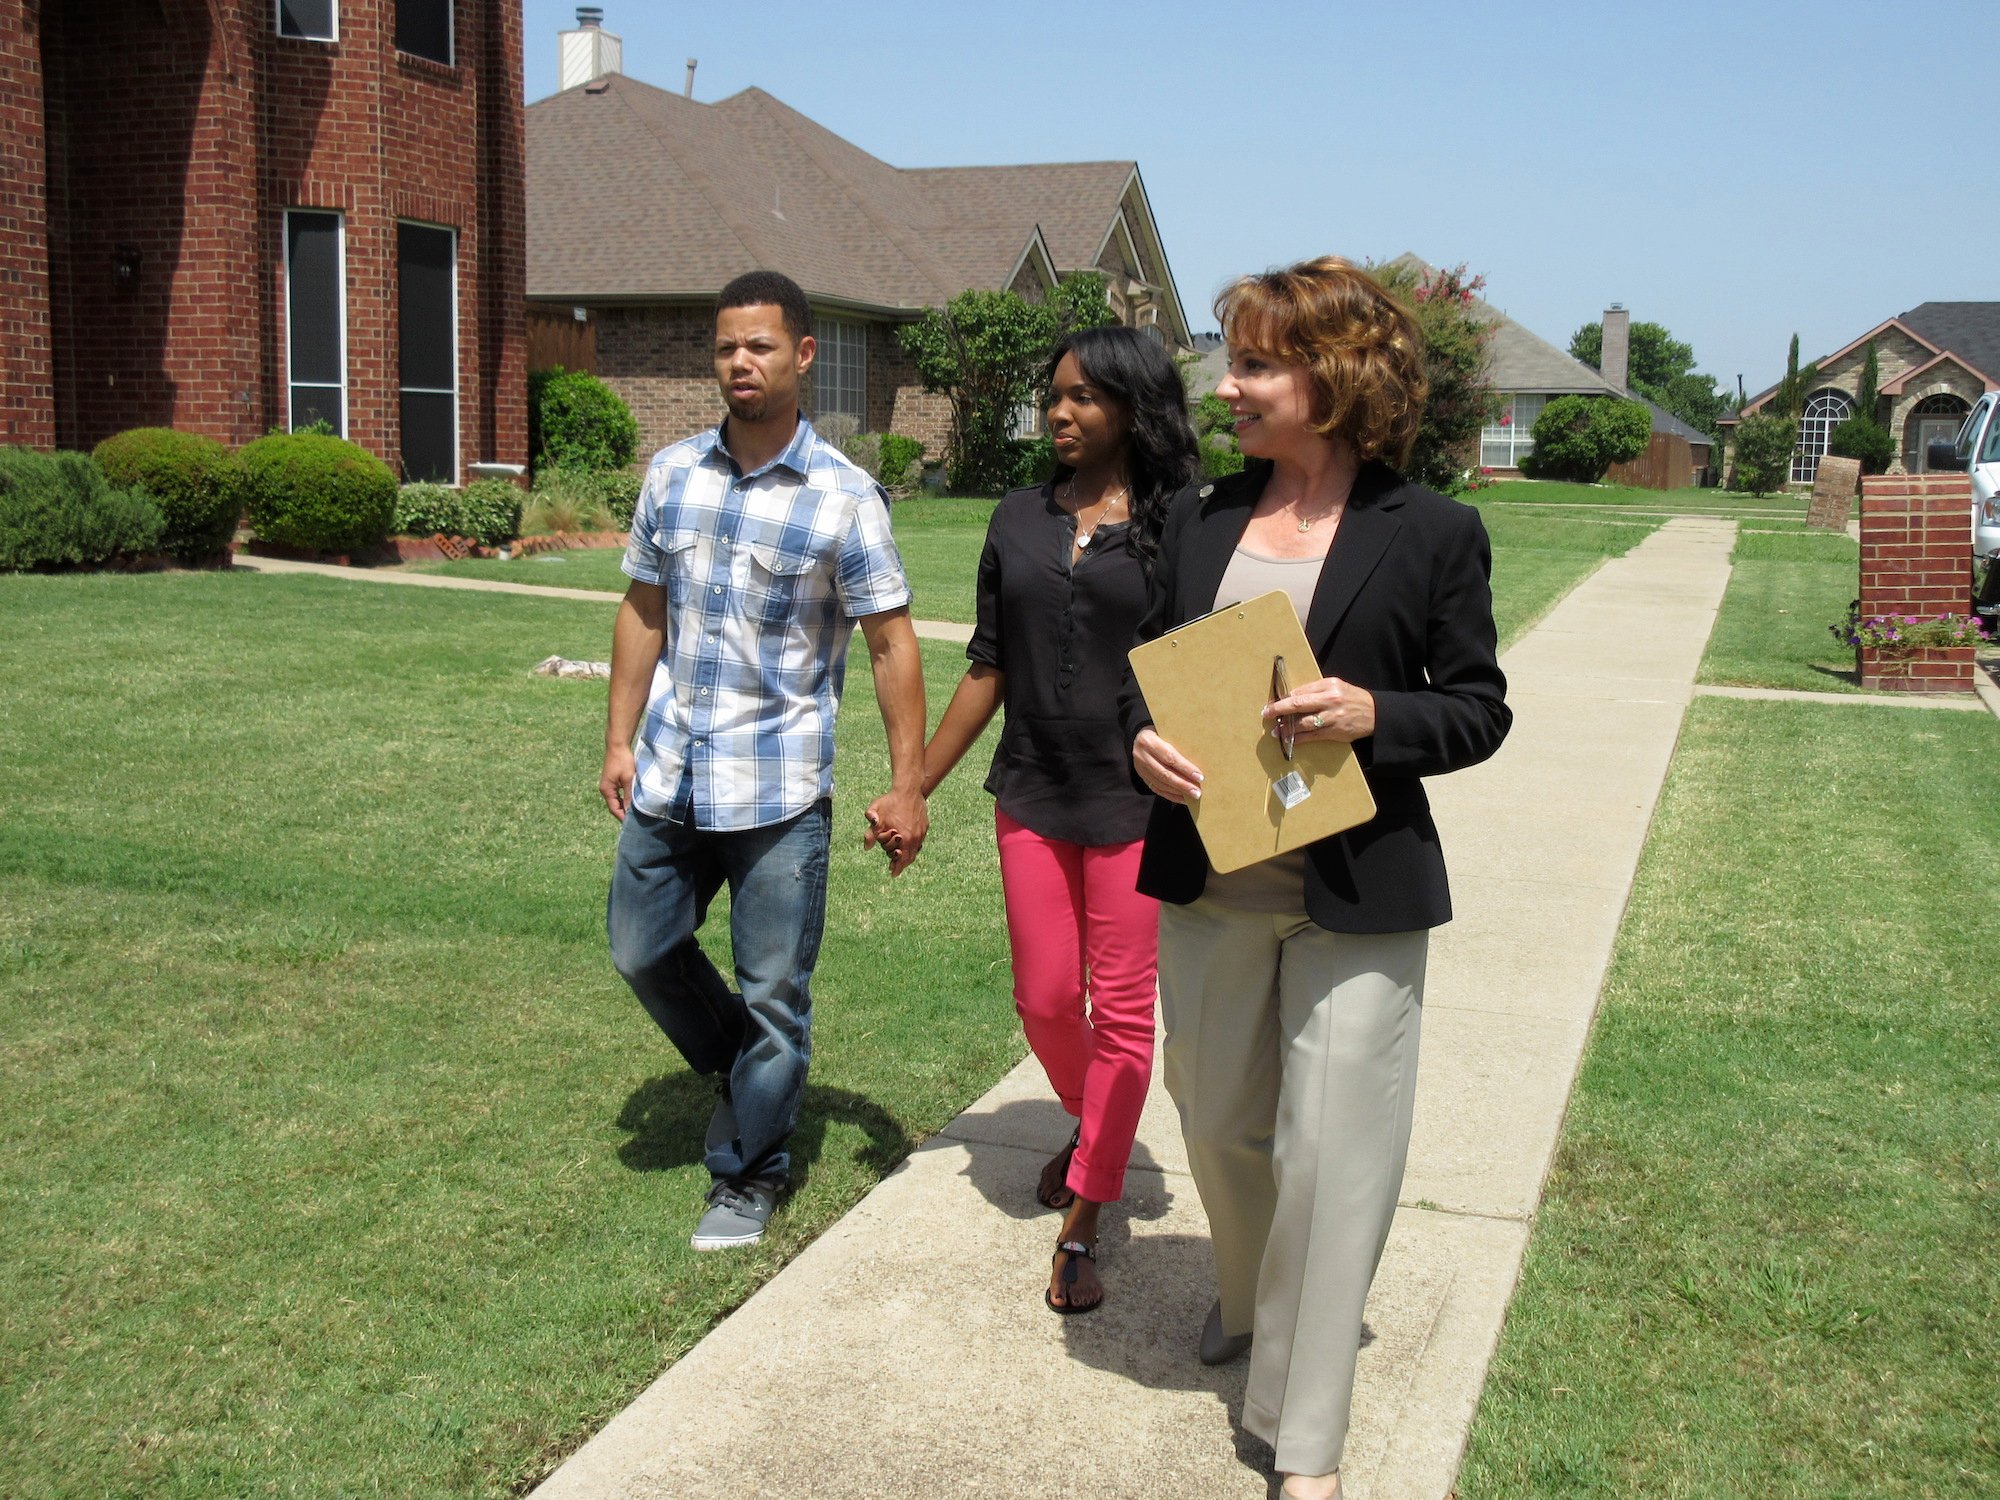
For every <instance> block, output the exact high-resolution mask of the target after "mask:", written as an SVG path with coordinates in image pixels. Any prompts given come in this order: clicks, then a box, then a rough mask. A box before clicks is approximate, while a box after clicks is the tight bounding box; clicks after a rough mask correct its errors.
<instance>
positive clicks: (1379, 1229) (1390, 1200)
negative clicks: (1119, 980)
mask: <svg viewBox="0 0 2000 1500" xmlns="http://www.w3.org/2000/svg"><path fill="white" fill-rule="evenodd" d="M1216 312H1217V314H1218V316H1219V317H1220V319H1221V322H1222V327H1223V331H1224V335H1225V337H1226V338H1227V339H1228V342H1229V350H1230V367H1229V373H1228V375H1227V376H1225V378H1224V379H1223V381H1222V383H1221V385H1220V386H1218V387H1217V392H1216V393H1217V394H1218V395H1219V396H1221V397H1222V398H1223V400H1225V401H1226V402H1228V403H1229V406H1230V409H1231V412H1232V413H1233V414H1234V417H1235V421H1236V431H1237V438H1238V442H1239V443H1240V444H1241V446H1242V449H1243V452H1244V454H1245V455H1246V456H1248V457H1249V458H1251V459H1252V460H1253V462H1251V463H1250V464H1249V465H1247V466H1246V468H1245V470H1244V472H1243V473H1241V474H1237V475H1232V476H1230V477H1228V478H1225V479H1219V480H1216V481H1214V482H1213V483H1202V484H1198V485H1195V486H1191V487H1190V488H1189V489H1188V490H1186V491H1183V492H1182V494H1181V495H1180V497H1179V498H1178V499H1177V500H1176V501H1175V504H1174V508H1173V510H1172V512H1171V513H1170V515H1169V517H1168V520H1167V525H1166V529H1165V532H1164V535H1163V537H1162V539H1161V549H1160V558H1159V561H1158V563H1157V565H1156V566H1155V569H1154V573H1153V577H1152V583H1151V590H1150V595H1149V603H1148V610H1147V614H1146V617H1145V619H1144V621H1143V622H1142V624H1141V626H1140V632H1139V634H1140V639H1142V640H1150V639H1152V638H1153V637H1155V636H1158V635H1160V634H1163V633H1164V632H1166V631H1168V630H1171V629H1173V628H1174V627H1175V626H1177V625H1181V624H1183V623H1185V622H1187V621H1189V620H1192V619H1194V618H1196V617H1197V616H1200V615H1203V614H1206V613H1207V612H1209V611H1210V610H1212V609H1215V608H1218V607H1221V606H1223V605H1227V604H1232V603H1235V602H1237V601H1239V600H1242V599H1245V598H1249V597H1253V596H1254V595H1257V594H1262V593H1266V592H1268V591H1269V590H1271V589H1272V588H1279V589H1282V590H1284V591H1285V592H1286V593H1288V594H1289V595H1290V596H1291V598H1292V600H1293V603H1294V606H1295V607H1296V608H1297V610H1298V612H1299V617H1300V619H1301V621H1302V623H1303V624H1304V626H1305V631H1306V636H1307V639H1308V640H1309V641H1310V642H1311V643H1312V647H1313V650H1314V652H1315V653H1316V655H1317V657H1318V665H1319V670H1320V672H1321V674H1322V675H1321V676H1320V677H1319V678H1318V679H1317V680H1316V681H1311V682H1303V683H1298V684H1297V685H1296V686H1294V688H1293V690H1292V692H1291V694H1290V696H1289V697H1286V698H1283V699H1281V700H1279V701H1278V702H1276V703H1274V704H1272V705H1271V707H1270V708H1269V709H1267V710H1266V719H1267V721H1269V722H1270V724H1271V727H1272V729H1273V731H1274V732H1276V730H1277V729H1278V727H1279V723H1278V721H1279V720H1280V719H1283V720H1285V721H1287V722H1286V724H1285V726H1284V727H1288V728H1290V729H1292V730H1294V731H1295V733H1296V736H1297V738H1299V739H1303V740H1311V739H1329V740H1339V741H1343V742H1345V743H1349V744H1352V745H1353V746H1354V749H1355V753H1356V754H1357V755H1358V756H1359V757H1360V761H1361V765H1362V766H1363V768H1364V769H1365V772H1366V775H1367V778H1368V784H1369V788H1370V790H1371V791H1372V792H1373V794H1374V797H1375V803H1376V808H1377V812H1376V815H1375V817H1374V818H1373V819H1372V820H1371V821H1370V822H1368V823H1366V824H1363V825H1362V826H1361V827H1358V828H1354V829H1350V830H1349V831H1347V832H1345V833H1342V834H1338V835H1336V836H1335V837H1333V838H1329V839H1325V840H1322V841H1320V842H1319V843H1316V844H1313V845H1311V846H1309V847H1308V848H1306V849H1303V850H1299V851H1295V852H1294V853H1293V854H1291V855H1280V856H1279V857H1277V858H1276V859H1273V860H1269V861H1266V862H1265V863H1263V864H1261V865H1253V866H1251V867H1250V868H1249V869H1247V870H1241V871H1234V872H1231V873H1230V874H1228V875H1220V874H1218V873H1217V872H1216V871H1214V870H1213V869H1212V868H1211V867H1210V865H1209V862H1208V858H1207V856H1206V854H1205V853H1204V852H1203V849H1202V844H1201V839H1200V836H1199V834H1198V833H1197V832H1196V829H1195V825H1194V820H1193V818H1192V817H1191V816H1190V814H1189V812H1188V804H1189V803H1191V802H1192V801H1193V800H1194V799H1195V798H1197V797H1199V795H1200V784H1201V773H1200V768H1199V767H1197V766H1195V765H1193V764H1191V763H1190V762H1189V761H1188V760H1187V758H1186V757H1185V756H1183V755H1181V754H1180V753H1179V752H1178V751H1176V750H1175V749H1174V747H1173V746H1171V745H1169V744H1168V743H1167V742H1166V741H1165V740H1163V739H1162V738H1161V737H1160V736H1159V735H1158V734H1157V733H1156V732H1155V731H1154V729H1153V728H1152V716H1151V714H1150V713H1148V712H1147V710H1146V704H1145V699H1144V697H1143V696H1142V695H1141V694H1140V692H1139V691H1138V688H1137V685H1136V683H1135V682H1133V681H1131V680H1130V678H1129V677H1128V679H1127V683H1126V687H1125V691H1124V694H1123V697H1122V699H1121V703H1120V712H1121V717H1122V720H1123V723H1124V728H1125V732H1126V734H1127V736H1128V738H1129V740H1130V742H1131V743H1132V747H1133V764H1134V768H1135V770H1136V771H1137V772H1138V775H1139V777H1140V779H1141V780H1142V781H1144V782H1145V784H1146V785H1147V786H1148V787H1150V788H1151V789H1152V790H1153V791H1154V792H1155V793H1156V794H1157V795H1158V797H1159V799H1160V800H1159V801H1158V802H1157V803H1156V804H1155V805H1154V808H1153V811H1152V814H1151V817H1150V821H1149V823H1148V826H1147V830H1146V840H1145V852H1144V855H1143V858H1142V861H1141V865H1140V873H1139V889H1140V890H1141V891H1142V892H1144V893H1145V894H1148V895H1152V896H1157V897H1158V898H1159V899H1160V900H1161V901H1162V902H1164V903H1166V904H1165V905H1163V906H1162V908H1161V913H1160V998H1161V1009H1162V1014H1163V1018H1164V1021H1165V1029H1166V1045H1165V1054H1164V1057H1165V1071H1166V1079H1167V1085H1168V1088H1169V1090H1170V1091H1171V1092H1172V1094H1173V1096H1174V1100H1175V1103H1176V1105H1177V1106H1178V1107H1179V1110H1180V1115H1181V1127H1182V1131H1183V1133H1184V1134H1185V1135H1186V1137H1187V1144H1188V1156H1189V1162H1190V1166H1191V1168H1192V1170H1193V1173H1194V1178H1195V1184H1196V1187H1197V1188H1198V1189H1199V1190H1200V1193H1201V1198H1202V1204H1203V1206H1204V1208H1205V1209H1206V1210H1207V1213H1208V1217H1209V1224H1210V1230H1211V1236H1212V1239H1213V1241H1214V1247H1215V1258H1216V1278H1217V1285H1218V1291H1219V1295H1218V1298H1217V1300H1216V1304H1215V1306H1214V1307H1213V1308H1211V1309H1210V1312H1209V1317H1208V1323H1207V1326H1206V1327H1205V1328H1204V1329H1203V1331H1202V1337H1201V1357H1202V1358H1203V1359H1204V1360H1205V1361H1207V1362H1209V1363H1221V1362H1222V1361H1224V1360H1227V1359H1231V1358H1234V1357H1235V1356H1236V1355H1238V1354H1240V1353H1241V1352H1243V1350H1244V1349H1246V1348H1247V1349H1249V1350H1250V1352H1251V1366H1250V1379H1249V1385H1248V1389H1247V1391H1246V1395H1245V1400H1244V1425H1245V1426H1246V1427H1247V1428H1249V1430H1250V1431H1252V1432H1254V1433H1256V1434H1257V1435H1258V1436H1260V1437H1263V1438H1265V1439H1266V1440H1267V1441H1269V1442H1270V1443H1271V1444H1272V1445H1273V1447H1274V1449H1275V1450H1276V1466H1277V1468H1278V1469H1279V1471H1280V1472H1282V1473H1283V1474H1284V1476H1285V1479H1284V1490H1283V1493H1284V1494H1286V1495H1288V1496H1296V1497H1306V1500H1324V1497H1327V1496H1333V1495H1336V1494H1338V1493H1339V1476H1338V1469H1339V1465H1340V1457H1341V1451H1342V1447H1343V1445H1344V1443H1345V1441H1346V1434H1347V1419H1348V1407H1349V1403H1350V1400H1351V1397H1352V1392H1353V1385H1354V1365H1355V1353H1356V1351H1357V1349H1358V1348H1359V1345H1360V1338H1361V1313H1362V1307H1363V1304H1364V1303H1365V1301H1366V1299H1367V1295H1368V1287H1369V1283H1370V1282H1371V1281H1372V1279H1373V1277H1374V1273H1375V1267H1376V1264H1377V1262H1378V1261H1379V1260H1380V1258H1381V1254H1382V1247H1383V1245H1384V1243H1385V1242H1386V1240H1387V1237H1388V1233H1389V1225H1390V1221H1391V1219H1392V1217H1393V1215H1394V1213H1395V1207H1396V1198H1397V1194H1398V1191H1399V1189H1400V1187H1401V1184H1402V1176H1403V1163H1404V1159H1405V1156H1406V1154H1407V1150H1408V1144H1409V1132H1410V1111H1411V1104H1412V1098H1413V1094H1414V1088H1415V1082H1416V1060H1417V1035H1418V1028H1419V1021H1420V1018H1421V1014H1422V998H1423V978H1424V959H1425V953H1426V950H1427V946H1428V938H1429V932H1428V929H1430V928H1432V927H1435V926H1437V925H1438V924H1440V923H1442V922H1446V921H1449V920H1450V918H1451V900H1450V895H1449V891H1448V889H1447V886H1446V880H1445V867H1444V856H1443V853H1442V851H1441V850H1440V848H1439V846H1438V835H1437V828H1436V825H1435V824H1434V823H1433V822H1432V820H1431V815H1430V806H1429V802H1428V800H1427V799H1426V798H1425V796H1424V790H1423V784H1422V780H1421V778H1423V777H1425V776H1433V775H1441V774H1443V773H1445V772H1448V771H1455V770H1459V769H1461V768H1463V767H1465V766H1470V765H1474V764H1476V763H1478V762H1479V761H1482V760H1484V759H1486V758H1487V757H1488V756H1490V755H1492V754H1493V752H1494V751H1495V750H1497V749H1498V748H1499V746H1500V742H1501V740H1502V739H1503V738H1504V737H1505V735H1506V733H1507V729H1508V725H1509V724H1510V722H1511V720H1512V715H1511V713H1510V712H1509V710H1508V708H1507V705H1506V702H1505V692H1506V681H1505V679H1504V678H1503V677H1502V675H1501V672H1500V668H1499V664H1498V662H1497V660H1496V659H1495V649H1496V641H1495V632H1494V626H1493V606H1492V594H1491V591H1490V588H1489V584H1488V579H1489V575H1490V572H1491V552H1490V550H1489V548H1488V545H1487V540H1486V531H1485V527H1484V526H1483V525H1482V524H1481V522H1480V519H1479V513H1478V512H1477V511H1476V510H1474V509H1472V508H1471V507H1470V506H1465V505H1460V504H1458V503H1456V502H1454V501H1451V500H1447V499H1445V498H1444V497H1443V496H1441V495H1437V494H1434V493H1433V492H1431V491H1430V490H1427V489H1424V488H1422V487H1421V486H1419V485H1415V484H1411V483H1409V482H1408V481H1406V480H1404V479H1403V478H1401V477H1400V476H1399V475H1398V474H1397V473H1396V471H1395V470H1394V469H1393V468H1391V467H1390V462H1391V461H1395V462H1400V461H1402V460H1403V459H1404V458H1406V457H1407V455H1408V453H1409V449H1410V445H1411V443H1412V441H1413V440H1414V438H1415V435H1416V427H1417V421H1418V418H1419V417H1420V415H1421V413H1422V409H1423V399H1424V394H1425V389H1424V377H1423V364H1422V341H1421V338H1420V335H1419V333H1418V331H1417V328H1416V325H1415V323H1414V322H1413V320H1412V319H1411V318H1410V316H1409V314H1408V313H1407V312H1406V311H1405V310H1404V309H1403V308H1401V307H1400V306H1399V305H1398V304H1397V303H1396V302H1395V301H1394V300H1393V299H1391V298H1390V297H1389V296H1388V295H1386V294H1385V293H1384V292H1383V291H1382V290H1381V288H1380V287H1379V286H1377V285H1376V283H1375V282H1374V281H1373V280H1372V279H1371V278H1370V277H1368V276H1367V275H1366V274H1365V273H1363V272H1362V271H1360V270H1358V269H1356V268H1355V267H1353V266H1351V265H1349V264H1348V263H1347V262H1345V261H1341V260H1338V259H1335V258H1332V257H1326V258H1322V259H1319V260H1314V261H1308V262H1305V263H1302V264H1300V265H1297V266H1293V267H1291V268H1290V269H1289V270H1285V271H1273V272H1269V273H1266V274H1264V275H1262V276H1253V277H1246V278H1244V279H1243V280H1241V281H1238V282H1237V283H1235V284H1234V285H1233V286H1231V287H1230V288H1229V289H1228V290H1227V291H1225V292H1224V293H1223V295H1222V296H1221V298H1220V299H1218V301H1217V304H1216Z"/></svg>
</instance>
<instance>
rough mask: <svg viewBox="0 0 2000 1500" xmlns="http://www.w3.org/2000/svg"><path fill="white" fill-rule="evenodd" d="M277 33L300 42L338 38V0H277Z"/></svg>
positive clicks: (336, 39) (334, 39)
mask: <svg viewBox="0 0 2000 1500" xmlns="http://www.w3.org/2000/svg"><path fill="white" fill-rule="evenodd" d="M277 3H278V35H279V36H289V37H296V38H297V39H298V40H300V41H302V42H337V41H339V40H340V4H339V0H277Z"/></svg>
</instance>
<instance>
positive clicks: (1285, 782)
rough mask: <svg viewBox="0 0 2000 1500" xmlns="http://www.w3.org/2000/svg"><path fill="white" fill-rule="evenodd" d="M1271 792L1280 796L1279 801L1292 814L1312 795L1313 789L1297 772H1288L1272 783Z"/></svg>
mask: <svg viewBox="0 0 2000 1500" xmlns="http://www.w3.org/2000/svg"><path fill="white" fill-rule="evenodd" d="M1271 790H1272V791H1274V792H1276V793H1277V794H1278V800H1279V801H1280V802H1282V803H1284V805H1285V811H1286V812H1290V811H1291V810H1292V809H1293V808H1295V807H1297V806H1298V805H1299V804H1300V803H1301V802H1303V801H1305V800H1306V798H1308V797H1310V796H1311V795H1312V789H1311V788H1310V787H1308V786H1307V785H1306V779H1305V777H1303V776H1301V775H1300V774H1299V773H1298V772H1297V771H1287V772H1286V773H1285V774H1284V775H1283V776H1281V777H1279V778H1278V779H1277V780H1276V781H1274V782H1272V783H1271Z"/></svg>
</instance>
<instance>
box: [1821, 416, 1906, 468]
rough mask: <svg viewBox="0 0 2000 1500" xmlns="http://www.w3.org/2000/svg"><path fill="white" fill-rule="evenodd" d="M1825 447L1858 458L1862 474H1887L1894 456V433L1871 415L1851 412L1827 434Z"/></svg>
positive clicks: (1846, 456) (1828, 450) (1840, 454)
mask: <svg viewBox="0 0 2000 1500" xmlns="http://www.w3.org/2000/svg"><path fill="white" fill-rule="evenodd" d="M1826 451H1827V452H1829V453H1832V454H1836V455H1837V456H1839V457H1841V458H1858V459H1860V460H1861V472H1862V473H1864V474H1886V473H1888V472H1889V465H1890V463H1891V462H1892V461H1894V459H1895V457H1896V439H1895V436H1894V435H1893V434H1892V433H1891V432H1890V431H1889V429H1888V428H1886V427H1884V426H1883V425H1882V424H1881V423H1880V422H1877V421H1875V420H1874V419H1873V418H1872V417H1864V416H1853V417H1849V418H1848V419H1847V420H1846V421H1845V422H1842V423H1841V424H1840V425H1839V426H1838V427H1836V428H1834V429H1833V432H1832V433H1831V434H1830V435H1829V436H1828V437H1827V440H1826Z"/></svg>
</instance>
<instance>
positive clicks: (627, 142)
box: [527, 74, 1135, 310]
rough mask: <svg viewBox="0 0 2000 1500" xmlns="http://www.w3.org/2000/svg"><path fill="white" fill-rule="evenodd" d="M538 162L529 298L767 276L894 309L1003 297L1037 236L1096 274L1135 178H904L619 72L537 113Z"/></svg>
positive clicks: (968, 174)
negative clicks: (753, 272) (987, 294)
mask: <svg viewBox="0 0 2000 1500" xmlns="http://www.w3.org/2000/svg"><path fill="white" fill-rule="evenodd" d="M593 90H595V92H593ZM527 157H528V295H529V296H531V297H551V298H577V299H593V298H605V299H609V298H631V299H650V298H666V297H686V296H705V295H711V294H713V293H714V292H716V291H717V290H719V289H720V288H721V286H722V285H723V283H724V282H726V281H728V280H729V279H730V278H731V277H732V276H735V275H736V274H738V273H739V272H742V271H746V270H749V269H752V268H753V267H760V266H761V267H768V268H771V269H775V270H781V271H784V272H785V273H786V274H788V275H790V276H792V277H793V278H794V279H795V280H797V281H798V282H799V284H800V285H801V286H803V287H804V288H805V289H806V291H807V292H808V293H810V294H811V295H813V296H814V297H818V298H827V299H834V300H839V301H843V302H849V303H853V304H857V305H859V306H863V307H870V308H880V309H883V310H894V309H905V308H907V309H915V308H919V307H926V306H931V305H933V304H936V303H938V302H942V301H946V300H948V299H950V298H951V297H953V296H955V295H957V294H958V293H959V292H961V291H964V290H965V289H966V288H968V287H985V288H991V287H999V286H1004V285H1005V284H1006V282H1007V279H1008V277H1009V276H1011V275H1012V274H1013V271H1014V268H1015V267H1016V266H1017V265H1018V264H1019V263H1020V259H1021V256H1022V255H1023V253H1024V252H1025V251H1027V249H1028V247H1029V245H1030V243H1031V241H1032V240H1033V238H1034V235H1035V231H1036V227H1037V225H1039V226H1040V228H1041V231H1042V233H1043V234H1044V236H1045V237H1046V239H1047V242H1048V246H1049V251H1050V253H1051V255H1052V257H1053V259H1054V261H1055V263H1056V266H1057V267H1058V269H1060V270H1069V269H1072V268H1074V267H1077V266H1086V265H1089V264H1091V263H1092V262H1093V261H1094V260H1095V259H1096V257H1097V251H1098V247H1099V245H1100V244H1101V243H1102V242H1103V240H1104V237H1105V235H1106V234H1107V233H1108V232H1109V230H1110V228H1111V225H1112V221H1113V219H1114V218H1115V217H1116V215H1117V213H1118V209H1119V198H1120V195H1121V194H1122V193H1123V192H1124V189H1125V185H1126V183H1127V182H1129V181H1130V180H1131V177H1132V173H1133V171H1134V170H1135V168H1134V164H1133V163H1131V162H1129V161H1125V162H1062V163H1053V164H1050V165H1046V166H1020V167H936V168H927V169H921V170H906V169H902V168H897V167H892V166H890V165H889V164H888V163H887V162H884V161H881V160H878V159H877V158H875V157H873V156H870V155H869V154H868V153H867V152H866V151H863V150H862V149H861V148H860V147H858V146H856V145H854V144H853V143H852V142H850V141H846V140H843V139H841V138H840V137H839V136H837V135H835V134H834V133H833V132H832V131H830V130H827V129H826V128H825V127H823V126H821V125H818V124H816V123H815V122H814V121H812V120H809V119H807V118H806V117H805V116H804V115H802V114H800V113H799V112H798V111H797V110H795V109H792V108H791V107H789V106H788V105H786V104H783V103H781V102H780V101H778V100H776V99H774V98H772V97H771V96H770V95H769V94H766V93H765V92H764V91H763V90H761V89H755V88H752V89H745V90H744V91H743V92H742V93H740V94H734V95H731V96H730V97H729V98H727V99H723V100H719V101H717V102H716V103H714V104H700V103H696V102H695V101H693V100H690V99H684V98H682V97H680V96H679V95H677V94H670V93H667V92H666V91H665V90H662V89H657V88H654V87H652V86H651V85H649V84H644V83H640V82H639V81H638V80H636V79H632V78H626V77H623V76H621V75H618V74H612V75H610V76H609V77H608V78H605V79H602V80H599V82H598V83H596V84H591V85H586V86H585V87H582V88H575V89H570V90H568V91H567V92H565V93H561V94H556V95H554V96H552V97H551V98H547V99H543V100H541V101H539V102H537V103H535V104H532V105H530V106H529V107H528V111H527Z"/></svg>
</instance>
